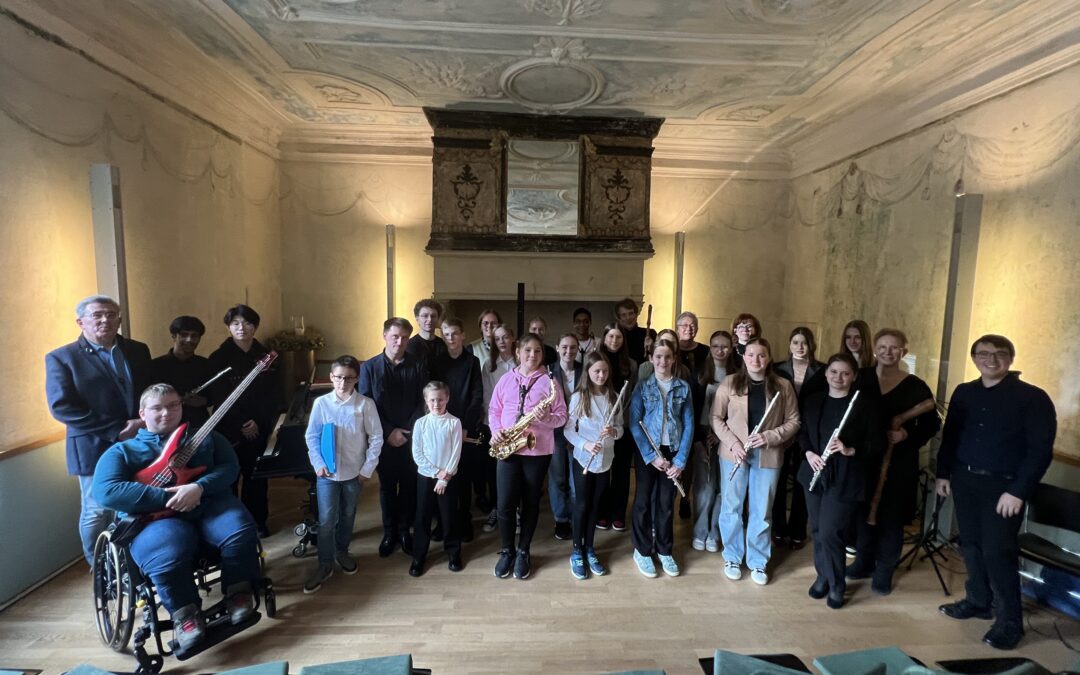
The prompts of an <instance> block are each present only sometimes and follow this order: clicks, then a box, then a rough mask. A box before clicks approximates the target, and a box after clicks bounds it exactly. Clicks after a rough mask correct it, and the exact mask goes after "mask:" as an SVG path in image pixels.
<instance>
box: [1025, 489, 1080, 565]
mask: <svg viewBox="0 0 1080 675" xmlns="http://www.w3.org/2000/svg"><path fill="white" fill-rule="evenodd" d="M1031 523H1038V524H1039V525H1046V526H1049V527H1055V528H1058V529H1061V530H1068V531H1070V532H1074V533H1078V534H1080V492H1074V491H1073V490H1067V489H1065V488H1061V487H1057V486H1056V485H1048V484H1047V483H1040V484H1039V487H1037V488H1036V489H1035V494H1034V495H1032V497H1031V499H1030V500H1029V501H1028V505H1027V515H1026V517H1025V519H1024V531H1023V532H1021V533H1020V536H1019V537H1018V538H1017V542H1018V543H1019V545H1020V555H1021V556H1022V557H1024V558H1027V559H1028V560H1030V561H1032V562H1035V563H1038V564H1040V565H1042V566H1043V567H1049V568H1052V569H1056V570H1060V571H1062V572H1065V573H1067V574H1072V575H1074V576H1080V555H1077V554H1076V553H1073V552H1072V551H1068V550H1066V549H1065V548H1064V547H1062V546H1059V545H1058V544H1055V543H1054V542H1052V541H1050V540H1049V539H1045V538H1043V537H1041V536H1039V535H1037V534H1035V533H1034V532H1031V531H1029V529H1028V526H1029V525H1030V524H1031Z"/></svg>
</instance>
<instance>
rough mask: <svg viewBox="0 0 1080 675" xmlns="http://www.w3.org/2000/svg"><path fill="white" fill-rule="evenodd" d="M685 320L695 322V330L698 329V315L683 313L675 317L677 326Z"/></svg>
mask: <svg viewBox="0 0 1080 675" xmlns="http://www.w3.org/2000/svg"><path fill="white" fill-rule="evenodd" d="M683 319H690V320H691V321H693V322H694V328H697V327H698V320H697V314H694V313H693V312H683V313H682V314H680V315H679V316H677V317H675V325H676V326H677V325H679V322H680V321H682V320H683Z"/></svg>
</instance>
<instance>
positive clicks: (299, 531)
mask: <svg viewBox="0 0 1080 675" xmlns="http://www.w3.org/2000/svg"><path fill="white" fill-rule="evenodd" d="M293 534H295V535H296V536H298V537H302V536H304V535H305V534H307V525H306V524H305V523H300V524H299V525H297V526H296V527H294V528H293Z"/></svg>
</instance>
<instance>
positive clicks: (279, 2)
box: [266, 0, 298, 21]
mask: <svg viewBox="0 0 1080 675" xmlns="http://www.w3.org/2000/svg"><path fill="white" fill-rule="evenodd" d="M266 4H267V5H269V6H270V11H271V12H272V13H273V14H274V16H276V17H277V18H278V19H280V20H282V21H292V20H293V19H296V18H298V15H297V12H296V10H295V9H293V8H292V7H291V6H290V5H289V3H288V2H286V1H285V0H266Z"/></svg>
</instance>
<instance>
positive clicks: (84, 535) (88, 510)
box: [77, 475, 116, 567]
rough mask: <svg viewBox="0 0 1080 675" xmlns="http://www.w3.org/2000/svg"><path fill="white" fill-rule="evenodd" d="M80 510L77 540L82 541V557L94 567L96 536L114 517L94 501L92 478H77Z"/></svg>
mask: <svg viewBox="0 0 1080 675" xmlns="http://www.w3.org/2000/svg"><path fill="white" fill-rule="evenodd" d="M77 478H78V479H79V493H80V495H81V497H82V499H81V502H82V508H81V510H80V513H79V538H80V539H82V547H83V555H84V556H85V557H86V562H88V563H90V566H91V567H93V566H94V542H96V541H97V538H98V535H99V534H101V533H102V532H104V531H105V528H107V527H108V526H109V524H110V523H112V521H113V519H114V518H115V517H116V515H115V514H114V513H113V512H112V511H110V510H109V509H107V508H105V507H104V506H102V505H101V504H99V503H98V501H97V500H96V499H94V489H93V488H94V477H93V476H92V475H91V476H77Z"/></svg>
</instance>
